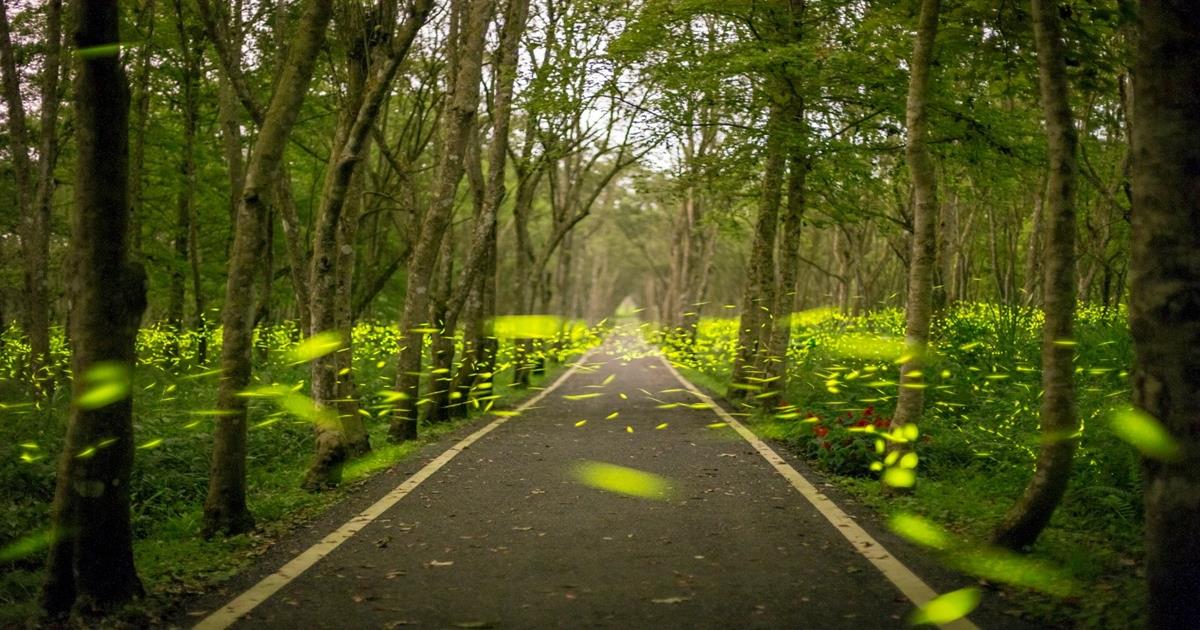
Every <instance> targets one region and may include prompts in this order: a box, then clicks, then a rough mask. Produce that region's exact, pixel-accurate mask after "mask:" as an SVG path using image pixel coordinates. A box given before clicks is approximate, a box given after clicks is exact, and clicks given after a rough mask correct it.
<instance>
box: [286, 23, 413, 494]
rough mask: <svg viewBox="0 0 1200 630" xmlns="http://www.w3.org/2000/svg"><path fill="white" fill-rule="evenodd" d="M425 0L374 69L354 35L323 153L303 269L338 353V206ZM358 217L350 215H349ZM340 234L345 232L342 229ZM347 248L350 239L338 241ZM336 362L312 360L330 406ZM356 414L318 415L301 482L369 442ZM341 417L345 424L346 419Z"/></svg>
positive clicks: (319, 394)
mask: <svg viewBox="0 0 1200 630" xmlns="http://www.w3.org/2000/svg"><path fill="white" fill-rule="evenodd" d="M432 5H433V3H432V0H422V1H421V2H418V3H416V4H414V5H412V7H410V9H409V11H410V12H409V15H408V17H407V18H406V20H405V22H404V24H403V25H402V26H401V30H400V32H398V33H397V34H396V35H395V39H394V40H393V42H392V43H391V47H390V48H389V49H388V51H387V53H386V54H385V55H384V56H383V59H381V60H380V63H379V64H378V66H377V67H376V68H374V69H369V68H368V67H366V65H365V64H366V63H367V59H368V58H369V55H370V54H371V51H370V46H369V45H368V44H367V42H365V41H364V42H361V43H360V44H359V45H361V46H362V50H360V51H359V53H358V55H360V58H359V59H358V60H357V61H354V60H352V64H353V63H358V64H359V67H358V69H357V70H354V69H352V70H351V72H352V73H354V72H357V73H359V76H358V78H354V77H353V76H352V77H351V81H350V90H349V95H348V99H347V100H348V107H347V111H346V113H345V114H344V115H343V118H342V120H341V122H340V123H339V130H338V132H337V133H336V134H335V137H334V146H335V147H338V150H336V151H335V152H333V153H332V154H331V156H330V164H329V167H328V169H327V171H326V178H325V189H324V191H323V193H322V195H321V199H322V203H321V208H320V211H319V212H318V213H317V223H316V228H315V229H314V234H313V256H312V262H311V269H310V271H309V281H308V292H309V294H308V298H309V304H310V309H309V312H310V317H311V318H312V320H311V323H310V329H309V330H308V331H307V332H308V334H310V335H313V334H317V333H320V332H326V331H331V330H333V331H337V330H340V331H341V332H342V334H343V340H342V341H343V346H345V348H343V349H342V350H340V351H339V354H341V353H345V354H348V353H349V349H348V348H349V341H350V340H349V336H348V334H349V330H347V329H344V328H342V329H339V328H338V325H337V312H336V304H335V302H336V296H337V292H338V286H337V285H338V280H339V277H342V276H339V273H338V269H337V264H338V262H339V261H341V260H343V257H342V256H340V255H339V251H340V250H339V247H338V235H339V232H341V223H342V220H343V210H344V209H345V207H346V203H347V201H346V200H347V197H348V196H349V195H350V192H351V189H352V182H353V181H354V175H355V173H356V172H357V170H358V165H359V163H360V162H361V161H362V159H363V157H365V156H366V154H367V151H368V149H369V146H370V141H371V137H370V134H371V129H372V127H374V125H375V120H376V119H377V118H378V116H379V112H380V111H381V110H382V108H383V104H384V99H385V97H386V96H387V94H388V93H389V92H390V90H391V85H392V80H393V79H394V78H395V76H396V71H397V70H398V69H399V67H400V64H401V63H402V62H403V61H404V59H405V57H407V55H408V50H409V48H410V46H411V45H412V41H413V39H414V38H415V37H416V34H417V31H418V30H419V29H420V27H421V26H422V25H423V24H424V23H425V19H426V17H427V16H428V14H429V11H430V9H431V8H432ZM369 70H374V72H373V73H372V74H371V76H370V79H369V82H367V83H366V84H365V85H364V79H366V76H365V75H366V74H367V73H368V71H369ZM351 220H354V221H357V220H358V218H357V217H351ZM342 234H343V235H344V232H342ZM343 245H344V246H345V247H349V248H350V252H351V255H352V253H353V251H354V244H353V243H343ZM339 364H343V365H344V364H345V361H344V359H343V360H339V358H338V357H337V356H335V355H334V354H327V355H325V356H323V357H319V358H317V359H316V360H314V361H313V362H312V390H313V400H314V401H315V402H316V403H317V404H318V405H321V406H322V407H328V408H336V407H338V405H337V403H336V402H335V401H336V400H337V398H338V390H339V386H338V371H339V369H340V368H339V367H338V366H339ZM361 423H362V419H361V418H360V417H359V416H358V415H357V414H355V415H354V416H353V417H349V418H343V417H339V419H338V421H337V422H334V423H329V424H321V423H319V424H318V425H317V426H316V429H315V430H316V453H315V456H314V458H313V464H312V466H310V467H309V470H308V474H307V476H306V478H305V486H306V487H308V488H310V489H316V488H319V487H321V486H324V485H329V484H335V483H337V482H338V481H339V480H340V466H341V463H342V462H343V461H344V460H345V459H346V456H347V450H348V449H350V450H353V451H357V452H365V451H366V450H369V448H370V447H369V444H368V443H367V442H366V439H367V436H366V431H365V428H363V427H361V426H360V425H361ZM346 425H349V427H347V426H346ZM346 428H350V429H351V431H350V432H349V433H353V435H354V437H355V440H354V442H353V443H348V442H347V439H346V438H347V431H346Z"/></svg>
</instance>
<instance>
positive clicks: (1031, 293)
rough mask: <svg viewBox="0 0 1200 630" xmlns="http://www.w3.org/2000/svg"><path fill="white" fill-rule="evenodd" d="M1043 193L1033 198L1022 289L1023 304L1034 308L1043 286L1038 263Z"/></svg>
mask: <svg viewBox="0 0 1200 630" xmlns="http://www.w3.org/2000/svg"><path fill="white" fill-rule="evenodd" d="M1043 205H1044V204H1043V201H1042V192H1041V191H1038V193H1037V194H1036V195H1035V196H1034V198H1033V219H1032V225H1031V226H1030V228H1029V246H1028V248H1027V249H1026V251H1025V283H1024V286H1023V287H1022V288H1021V293H1023V294H1024V295H1023V296H1022V304H1024V305H1025V306H1033V305H1034V304H1035V303H1037V297H1038V295H1037V293H1038V289H1039V288H1040V287H1041V286H1042V283H1041V273H1040V271H1041V266H1040V265H1039V264H1038V262H1039V261H1040V260H1041V258H1042V207H1043Z"/></svg>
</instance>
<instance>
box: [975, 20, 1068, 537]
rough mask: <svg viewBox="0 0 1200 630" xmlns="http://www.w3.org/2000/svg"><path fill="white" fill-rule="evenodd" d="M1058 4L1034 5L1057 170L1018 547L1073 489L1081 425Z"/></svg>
mask: <svg viewBox="0 0 1200 630" xmlns="http://www.w3.org/2000/svg"><path fill="white" fill-rule="evenodd" d="M1058 16H1059V3H1058V2H1057V1H1056V0H1033V34H1034V43H1035V44H1036V48H1037V55H1038V76H1039V79H1040V80H1039V84H1040V86H1041V97H1042V110H1043V111H1044V112H1045V116H1046V141H1047V144H1048V146H1049V150H1050V155H1049V157H1050V172H1049V180H1048V185H1047V187H1046V191H1047V193H1046V202H1045V213H1046V221H1047V224H1048V226H1047V227H1048V231H1047V234H1046V243H1045V255H1044V259H1043V260H1044V267H1045V271H1044V273H1045V277H1044V284H1043V288H1042V299H1043V304H1044V306H1043V310H1044V312H1045V314H1046V320H1045V324H1043V326H1042V407H1041V425H1042V446H1041V451H1040V453H1039V454H1038V460H1037V471H1036V472H1035V473H1034V476H1033V479H1032V480H1030V482H1029V486H1028V487H1026V488H1025V494H1024V496H1022V497H1021V500H1020V501H1019V502H1018V503H1017V504H1016V505H1015V506H1014V507H1013V509H1012V510H1011V511H1010V512H1009V513H1008V515H1007V516H1005V518H1004V520H1003V521H1002V522H1001V523H1000V526H999V527H997V528H996V531H995V533H994V535H993V540H994V542H995V543H996V544H998V545H1002V546H1004V547H1009V548H1011V549H1021V548H1024V547H1028V546H1029V545H1032V544H1033V543H1034V541H1036V540H1037V537H1038V535H1039V534H1041V532H1042V530H1043V529H1044V528H1045V527H1046V524H1047V523H1049V522H1050V516H1051V515H1052V514H1053V513H1054V508H1055V507H1057V506H1058V502H1059V500H1060V499H1062V495H1063V493H1064V492H1066V490H1067V482H1068V481H1069V480H1070V478H1071V459H1072V458H1073V457H1074V455H1075V445H1076V442H1077V441H1078V438H1079V436H1078V432H1079V423H1078V421H1077V420H1076V418H1075V376H1074V369H1075V368H1074V359H1075V347H1074V341H1073V340H1072V324H1073V322H1074V319H1075V287H1074V284H1075V186H1076V177H1077V175H1076V174H1077V172H1078V167H1077V165H1076V162H1075V142H1076V140H1075V124H1074V121H1073V119H1072V117H1071V105H1070V94H1069V92H1068V87H1067V66H1066V51H1065V49H1064V45H1063V39H1062V30H1061V27H1060V26H1059V18H1058Z"/></svg>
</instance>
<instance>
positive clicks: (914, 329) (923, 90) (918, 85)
mask: <svg viewBox="0 0 1200 630" xmlns="http://www.w3.org/2000/svg"><path fill="white" fill-rule="evenodd" d="M940 5H941V2H940V0H921V14H920V17H919V18H918V22H917V38H916V43H915V44H914V46H913V58H912V63H911V64H909V65H910V76H909V83H908V105H907V111H906V118H907V127H908V147H907V150H906V152H905V153H906V156H905V157H906V158H907V161H908V171H909V176H910V177H911V178H912V184H913V239H912V258H911V259H910V260H909V266H908V298H907V300H906V302H905V304H904V322H905V323H904V341H905V344H906V345H907V348H908V350H907V354H908V355H909V357H911V358H910V359H909V360H908V361H905V362H904V364H903V365H902V366H901V367H900V393H899V396H898V397H897V400H896V413H895V417H894V419H893V423H895V424H896V425H904V424H907V423H910V422H917V421H918V420H920V418H921V410H922V408H923V407H924V405H925V390H924V389H923V387H924V383H923V382H921V381H920V379H918V378H913V377H911V376H909V375H910V374H911V373H913V372H917V371H920V370H921V369H922V365H923V363H924V360H923V359H924V357H923V355H924V352H925V348H926V346H927V345H928V343H929V320H930V319H931V318H932V316H933V265H934V262H935V257H936V252H935V247H936V243H937V241H936V233H935V230H936V229H937V220H938V207H937V181H936V179H935V173H934V166H933V157H932V156H931V155H930V153H929V148H928V145H927V144H926V136H927V135H928V111H927V110H928V105H927V103H926V100H927V99H928V97H929V69H930V66H931V65H932V63H933V45H934V41H935V40H936V39H937V27H938V12H939V10H940V8H941V7H940Z"/></svg>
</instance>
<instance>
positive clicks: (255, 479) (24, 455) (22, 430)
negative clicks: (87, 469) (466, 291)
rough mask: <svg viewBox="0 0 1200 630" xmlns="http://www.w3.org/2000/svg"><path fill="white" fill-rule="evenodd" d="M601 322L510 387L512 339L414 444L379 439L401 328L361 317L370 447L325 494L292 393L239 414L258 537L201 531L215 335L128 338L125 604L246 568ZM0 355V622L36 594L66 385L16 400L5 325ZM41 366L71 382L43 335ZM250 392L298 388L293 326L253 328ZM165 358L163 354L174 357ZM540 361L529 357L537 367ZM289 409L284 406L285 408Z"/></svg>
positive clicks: (146, 614) (357, 353)
mask: <svg viewBox="0 0 1200 630" xmlns="http://www.w3.org/2000/svg"><path fill="white" fill-rule="evenodd" d="M602 332H603V329H602V328H599V327H597V328H585V327H583V326H575V327H573V328H571V332H570V333H569V334H568V335H565V336H564V337H563V338H562V339H550V338H548V339H545V340H542V342H541V343H539V344H538V345H537V346H536V350H535V354H534V356H533V361H535V362H544V363H543V364H544V365H545V366H546V367H545V369H543V370H540V371H535V372H534V373H533V375H532V378H531V385H530V387H529V388H523V387H515V388H514V387H513V386H512V385H511V383H512V380H513V377H512V364H513V344H512V343H511V342H506V343H503V344H501V348H500V352H499V355H498V363H497V372H496V374H495V375H494V376H493V378H492V379H490V382H491V383H494V389H493V388H491V387H487V388H484V390H490V393H488V391H484V390H481V391H478V392H476V395H474V396H472V397H470V398H469V399H468V400H466V401H464V402H463V403H462V404H463V405H464V406H465V407H466V408H467V410H468V413H467V414H466V415H464V416H457V417H454V418H452V419H450V420H447V421H442V422H423V423H422V426H421V436H422V437H421V439H420V440H417V441H405V442H399V443H389V442H388V441H387V430H388V417H389V415H390V413H391V412H392V410H393V409H394V408H395V405H396V402H397V401H396V397H395V394H394V390H393V384H394V383H395V382H396V380H395V371H396V364H395V361H394V360H388V359H390V358H392V357H394V356H395V354H396V351H397V345H398V343H399V341H400V334H399V332H398V330H397V329H396V327H395V326H389V325H385V324H378V323H373V322H360V323H359V324H357V325H356V326H355V328H354V334H353V340H354V345H353V354H354V357H353V364H352V366H353V367H352V369H353V373H354V375H355V379H356V386H357V388H358V391H359V396H360V398H359V399H360V401H361V406H360V408H361V409H362V411H361V415H362V416H363V417H364V419H365V420H366V426H367V429H368V431H369V434H370V441H371V445H372V450H371V451H370V452H369V453H367V454H366V455H364V456H362V457H359V458H356V459H353V460H352V461H350V462H348V463H346V465H345V466H344V467H343V469H342V471H341V475H342V484H341V485H339V486H338V487H337V488H334V489H331V490H328V491H325V492H310V491H307V490H304V489H303V488H302V487H301V481H302V480H303V479H304V476H305V472H306V470H307V468H308V466H309V465H310V464H311V462H312V457H313V453H312V440H313V421H312V419H311V418H310V417H305V414H304V407H303V400H304V398H303V397H299V398H291V399H290V400H286V399H283V398H279V397H253V398H252V399H251V403H250V410H249V427H248V444H247V452H248V454H249V455H248V458H247V459H248V478H247V488H248V489H249V497H248V502H249V507H250V510H251V512H252V513H253V514H254V517H255V519H256V521H257V524H258V527H257V529H256V530H254V531H251V532H247V533H244V534H240V535H237V536H231V537H212V538H208V539H205V538H204V537H202V536H200V531H201V521H202V504H203V501H204V496H205V492H206V488H207V484H208V472H209V471H208V468H209V454H210V453H211V449H212V424H213V419H214V417H215V413H214V411H213V410H211V407H212V401H213V400H214V398H215V395H216V387H217V378H218V375H217V372H216V371H215V370H214V369H212V367H211V365H209V364H205V363H198V362H197V361H196V349H197V348H199V347H200V345H201V341H202V340H203V341H205V342H206V343H207V344H208V345H209V348H213V347H214V346H215V345H219V343H220V336H219V335H213V334H211V333H210V334H209V337H208V338H207V339H203V338H202V337H201V336H200V334H199V333H185V334H183V335H175V334H173V333H171V332H170V331H169V330H165V329H164V328H163V327H154V328H147V329H143V330H142V331H141V333H140V335H139V337H138V355H139V357H140V362H139V364H138V366H137V368H136V369H135V370H134V379H133V382H132V390H133V391H134V392H137V395H136V396H135V400H136V403H135V405H134V435H135V441H136V443H137V444H138V447H137V458H136V460H135V464H134V467H133V474H132V479H131V507H132V510H131V516H132V524H133V533H134V557H135V559H136V561H137V563H138V567H139V570H140V573H141V576H142V579H143V580H144V582H145V585H146V590H147V591H148V593H149V594H150V596H151V597H150V599H149V600H147V601H146V602H144V603H142V604H138V605H137V606H135V607H134V608H132V609H130V610H127V611H126V612H125V614H127V615H137V617H135V619H136V620H137V621H138V622H139V623H144V622H146V621H147V620H153V619H154V618H155V617H154V616H155V615H157V614H158V613H159V612H161V611H162V610H164V609H165V608H166V607H167V606H169V605H171V604H173V603H177V601H178V598H179V596H181V595H186V594H192V593H198V592H202V591H204V590H205V589H206V588H209V587H211V586H213V585H214V584H217V583H220V582H221V581H223V580H225V579H228V578H229V577H231V576H233V575H235V574H237V573H238V572H240V571H243V570H245V569H246V568H247V567H249V566H251V565H252V564H253V562H254V560H255V559H256V558H257V557H258V556H259V555H261V554H262V553H263V552H264V551H265V550H266V549H267V548H268V547H269V546H270V545H271V544H272V543H273V542H274V541H275V540H276V539H278V538H279V536H281V535H283V534H285V533H287V532H288V531H290V530H291V529H293V528H295V527H296V526H297V525H299V524H302V523H304V522H306V521H308V520H311V519H312V518H314V517H316V516H317V515H319V514H320V513H321V512H322V511H323V510H324V509H325V508H327V507H329V506H331V505H333V504H334V503H337V502H338V501H340V500H341V499H343V498H344V497H345V496H346V495H347V494H348V493H350V492H353V491H354V489H355V488H356V487H357V485H358V484H357V482H361V481H363V480H365V479H367V478H369V477H370V476H371V475H373V474H375V473H378V472H380V471H382V470H385V469H387V468H389V467H391V466H392V465H394V464H396V463H397V462H400V461H403V460H404V459H406V458H408V457H411V456H412V455H413V454H415V453H416V452H418V451H419V450H420V448H421V447H422V446H424V445H425V444H428V443H430V442H434V441H437V440H440V439H442V438H444V437H445V436H447V435H448V434H450V433H453V432H454V431H456V430H458V429H460V428H462V427H463V426H465V425H467V424H470V423H472V422H475V421H476V420H478V419H480V418H481V417H484V416H487V415H488V412H490V411H492V410H496V411H499V410H502V409H505V408H508V407H510V406H512V405H514V404H515V403H516V402H517V401H519V400H520V399H521V398H523V397H525V396H528V395H529V394H530V389H536V388H538V387H540V385H541V383H543V382H546V381H547V379H551V378H553V377H554V376H555V375H556V374H557V373H558V372H559V371H561V369H562V366H563V364H564V363H566V362H568V360H569V358H570V357H572V356H575V355H577V354H579V353H580V352H582V351H583V350H585V349H586V348H588V347H590V346H592V345H594V344H595V343H597V342H598V341H599V339H600V335H601V334H602ZM0 339H2V340H3V348H4V352H3V354H0V413H2V414H3V416H4V418H5V421H4V422H3V423H0V487H3V488H5V489H6V491H5V492H4V493H3V494H0V566H2V567H3V571H2V572H0V626H3V627H7V626H8V625H10V624H20V623H22V622H23V621H25V620H27V619H30V618H33V617H35V616H36V614H37V597H38V591H39V589H40V588H41V585H42V583H43V581H44V580H45V571H44V565H45V552H46V547H47V546H48V544H49V537H50V532H49V531H47V530H45V529H44V528H45V523H46V522H47V519H48V516H49V510H50V501H51V499H52V497H53V494H54V479H55V474H54V473H55V464H56V455H57V453H58V452H59V451H60V450H61V449H62V443H63V436H64V434H65V430H66V427H65V421H66V417H67V416H66V407H67V405H68V403H69V400H68V399H69V397H70V389H69V388H68V387H65V386H63V384H62V383H60V384H59V386H58V387H56V388H55V389H54V391H55V392H56V393H55V395H54V396H53V397H52V398H50V399H47V400H45V401H43V402H42V403H39V404H34V403H31V402H28V401H27V400H26V399H24V398H23V395H22V392H23V391H24V388H25V387H26V386H25V385H24V384H23V383H22V382H21V381H20V379H19V376H20V374H21V370H22V367H21V365H22V361H25V360H26V358H25V357H27V354H26V353H27V352H28V349H27V347H25V346H24V345H23V344H22V342H21V340H20V338H19V337H18V335H16V334H15V331H13V330H9V331H6V332H5V333H4V334H3V336H2V337H0ZM52 341H53V344H52V348H54V349H56V351H55V353H54V357H56V360H55V362H54V363H53V364H52V369H53V371H54V372H55V373H56V374H57V375H58V376H59V377H60V378H66V377H67V376H69V370H68V368H67V364H66V357H67V353H66V351H65V348H64V345H63V344H64V340H63V339H62V337H61V336H57V335H56V336H55V337H54V338H53V339H52ZM255 341H256V348H257V349H258V350H257V353H256V358H257V360H256V364H255V367H256V371H255V373H256V378H255V383H254V387H255V388H259V389H261V388H263V387H268V386H272V385H276V386H283V387H286V388H287V389H288V390H295V391H293V392H292V393H293V395H295V396H299V394H297V393H296V392H298V391H299V390H300V389H302V387H303V385H304V383H305V381H306V379H308V378H309V366H308V364H307V362H304V361H297V360H296V359H297V358H299V357H297V349H298V348H300V343H299V333H298V331H297V330H296V329H295V327H294V326H291V325H278V326H271V327H265V328H262V329H260V330H259V332H258V334H257V335H256V339H255ZM173 357H174V358H173ZM539 360H540V361H539ZM297 400H299V401H300V402H301V404H300V405H296V404H295V403H296V401H297Z"/></svg>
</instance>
